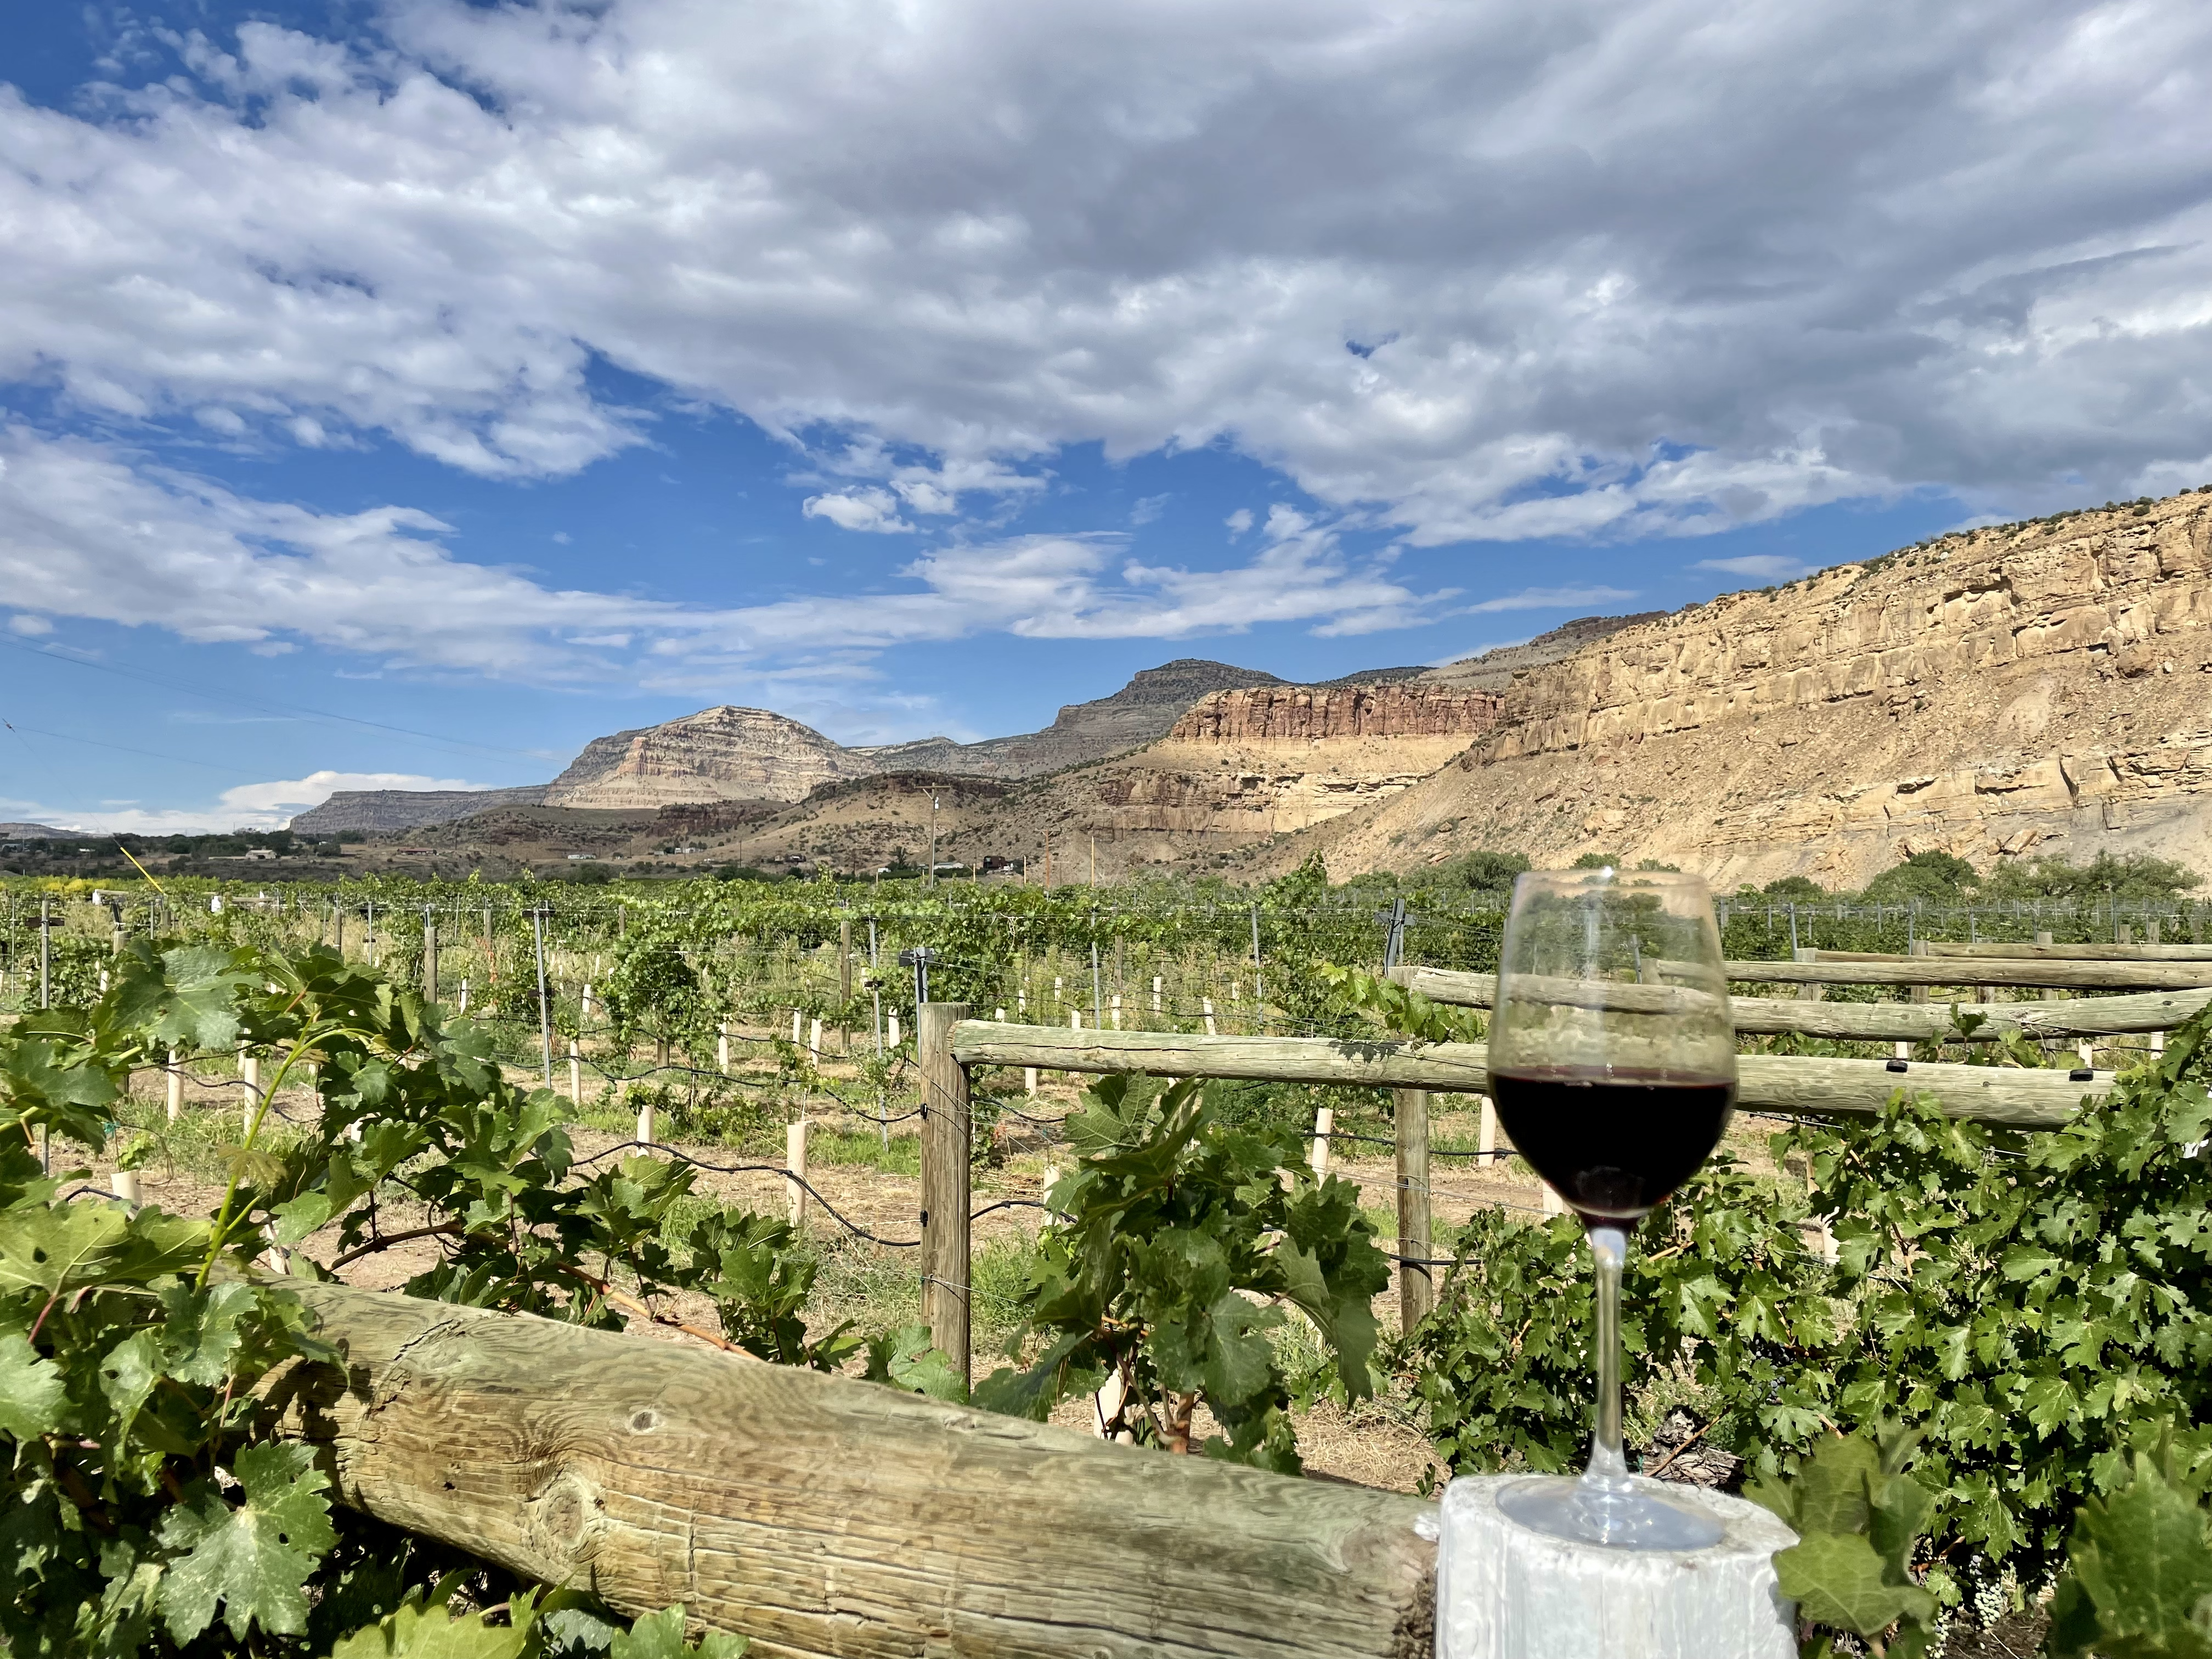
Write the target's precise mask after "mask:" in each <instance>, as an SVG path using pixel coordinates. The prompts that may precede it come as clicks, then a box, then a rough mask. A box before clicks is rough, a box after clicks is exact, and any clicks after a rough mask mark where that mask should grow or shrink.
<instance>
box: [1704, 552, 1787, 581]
mask: <svg viewBox="0 0 2212 1659" xmlns="http://www.w3.org/2000/svg"><path fill="white" fill-rule="evenodd" d="M1690 568H1691V569H1692V570H1718V571H1722V572H1724V573H1725V574H1729V575H1731V576H1748V577H1750V578H1752V579H1753V580H1754V581H1768V582H1794V581H1796V580H1797V579H1798V578H1799V577H1800V576H1803V575H1808V574H1811V572H1812V568H1813V567H1812V566H1811V565H1809V564H1807V563H1806V562H1804V561H1803V560H1802V559H1793V558H1790V556H1788V555H1786V554H1782V553H1747V554H1745V555H1744V556H1742V557H1741V558H1736V559H1699V561H1698V562H1696V563H1695V564H1693V565H1692V566H1691V567H1690Z"/></svg>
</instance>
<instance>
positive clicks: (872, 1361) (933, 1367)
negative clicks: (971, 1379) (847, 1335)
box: [867, 1325, 968, 1405]
mask: <svg viewBox="0 0 2212 1659" xmlns="http://www.w3.org/2000/svg"><path fill="white" fill-rule="evenodd" d="M867 1354H868V1372H867V1375H868V1380H869V1381H870V1382H872V1383H890V1384H891V1385H892V1386H893V1387H894V1388H900V1389H906V1390H908V1392H909V1393H912V1394H925V1395H928V1396H929V1397H930V1398H931V1399H933V1400H944V1401H950V1402H951V1403H952V1404H954V1405H965V1404H966V1403H967V1400H968V1388H967V1384H966V1383H964V1382H963V1381H962V1379H961V1376H960V1373H959V1372H958V1371H957V1370H954V1369H953V1368H952V1356H951V1355H950V1354H948V1353H946V1352H945V1350H944V1349H942V1348H939V1347H935V1346H932V1345H931V1343H930V1340H929V1327H928V1326H927V1325H902V1326H900V1327H899V1328H898V1329H896V1330H895V1331H890V1332H886V1333H885V1334H883V1335H881V1336H878V1337H873V1338H871V1339H870V1340H869V1341H868V1344H867Z"/></svg>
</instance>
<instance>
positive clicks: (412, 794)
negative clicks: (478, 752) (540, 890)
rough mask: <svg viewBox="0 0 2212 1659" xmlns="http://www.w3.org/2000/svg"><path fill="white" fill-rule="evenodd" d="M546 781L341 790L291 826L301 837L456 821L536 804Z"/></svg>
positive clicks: (383, 832)
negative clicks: (494, 785)
mask: <svg viewBox="0 0 2212 1659" xmlns="http://www.w3.org/2000/svg"><path fill="white" fill-rule="evenodd" d="M543 799H545V786H544V784H542V783H532V784H525V785H522V786H520V787H517V788H513V789H341V790H339V791H338V792H337V793H336V794H334V795H332V796H331V798H330V799H328V800H326V801H325V802H324V803H323V804H322V805H320V806H317V807H313V808H310V809H309V810H308V811H305V812H301V813H300V814H298V815H297V816H296V817H294V818H293V819H292V822H291V823H290V825H289V828H290V829H291V830H292V831H293V833H294V834H295V835H301V836H379V835H389V834H391V833H392V832H393V831H395V830H399V829H416V828H419V827H420V826H422V825H423V824H428V823H453V822H455V821H456V820H457V819H460V818H465V817H471V816H473V815H474V814H476V813H478V812H489V811H494V810H495V809H496V808H499V807H502V806H534V805H537V804H538V802H539V801H541V800H543Z"/></svg>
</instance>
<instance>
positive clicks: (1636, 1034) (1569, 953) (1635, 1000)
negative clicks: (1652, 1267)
mask: <svg viewBox="0 0 2212 1659" xmlns="http://www.w3.org/2000/svg"><path fill="white" fill-rule="evenodd" d="M1489 1072H1490V1085H1489V1087H1490V1096H1491V1098H1492V1101H1493V1102H1495V1103H1496V1104H1497V1108H1498V1121H1499V1122H1500V1123H1502V1124H1504V1127H1505V1132H1506V1133H1507V1134H1509V1135H1510V1136H1511V1137H1512V1139H1513V1147H1514V1150H1515V1151H1516V1152H1519V1153H1520V1155H1521V1156H1522V1157H1523V1158H1527V1159H1528V1162H1529V1163H1530V1164H1533V1165H1534V1167H1535V1170H1536V1173H1537V1174H1539V1175H1541V1176H1543V1177H1544V1179H1545V1180H1546V1181H1547V1182H1550V1183H1551V1184H1552V1187H1553V1190H1554V1191H1556V1192H1557V1193H1558V1194H1559V1196H1560V1197H1561V1198H1563V1199H1564V1200H1566V1202H1567V1204H1568V1206H1570V1207H1571V1208H1572V1209H1573V1210H1574V1212H1576V1213H1577V1215H1579V1216H1580V1217H1581V1218H1582V1221H1583V1227H1584V1228H1585V1229H1587V1230H1588V1235H1589V1243H1590V1250H1591V1254H1592V1255H1595V1257H1596V1259H1597V1328H1596V1331H1595V1347H1596V1351H1597V1352H1596V1359H1597V1425H1596V1428H1597V1432H1596V1435H1595V1439H1594V1440H1593V1442H1592V1443H1591V1446H1590V1457H1589V1468H1587V1469H1585V1470H1584V1471H1583V1474H1582V1476H1581V1478H1580V1479H1575V1478H1572V1477H1567V1476H1553V1477H1544V1478H1534V1479H1530V1480H1522V1481H1518V1482H1516V1483H1515V1484H1514V1485H1512V1486H1508V1487H1507V1488H1505V1489H1504V1492H1502V1493H1501V1494H1500V1496H1499V1498H1498V1508H1499V1509H1500V1510H1503V1511H1504V1513H1505V1514H1506V1515H1507V1516H1510V1518H1511V1519H1513V1520H1514V1521H1516V1522H1519V1523H1520V1524H1521V1525H1522V1526H1524V1527H1528V1528H1531V1529H1532V1530H1534V1531H1536V1532H1541V1533H1546V1534H1550V1535H1552V1536H1554V1537H1559V1538H1572V1539H1579V1540H1582V1541H1585V1542H1589V1543H1594V1544H1603V1545H1608V1546H1611V1547H1615V1548H1620V1549H1644V1550H1694V1549H1704V1548H1705V1547H1709V1546H1711V1545H1712V1544H1716V1543H1717V1542H1719V1541H1720V1536H1721V1528H1720V1526H1719V1524H1718V1523H1717V1522H1715V1521H1713V1520H1712V1519H1711V1517H1710V1516H1705V1515H1704V1514H1701V1513H1699V1512H1698V1511H1696V1510H1690V1509H1687V1508H1686V1507H1684V1506H1683V1505H1681V1504H1675V1503H1672V1502H1669V1501H1668V1499H1667V1498H1665V1497H1664V1496H1662V1493H1663V1492H1664V1488H1663V1487H1662V1486H1660V1485H1659V1483H1658V1482H1657V1481H1656V1480H1642V1479H1632V1477H1631V1476H1630V1474H1629V1473H1628V1464H1627V1461H1626V1458H1625V1457H1624V1456H1623V1455H1622V1451H1621V1443H1620V1274H1621V1268H1622V1266H1623V1264H1624V1262H1625V1261H1626V1258H1627V1253H1628V1234H1629V1233H1630V1231H1632V1230H1633V1229H1634V1227H1635V1225H1636V1224H1637V1223H1638V1221H1640V1220H1642V1219H1643V1218H1644V1217H1645V1216H1647V1215H1649V1214H1650V1212H1652V1211H1653V1210H1655V1209H1656V1208H1657V1207H1658V1206H1659V1205H1660V1204H1661V1203H1662V1202H1663V1201H1664V1200H1665V1199H1666V1197H1667V1195H1668V1194H1669V1193H1671V1192H1673V1191H1674V1189H1675V1188H1677V1187H1679V1186H1680V1185H1681V1184H1682V1182H1685V1181H1686V1180H1688V1179H1689V1177H1690V1176H1692V1175H1693V1174H1694V1173H1696V1171H1697V1169H1698V1166H1699V1164H1703V1163H1704V1162H1705V1158H1706V1157H1707V1155H1708V1154H1710V1153H1711V1152H1712V1150H1713V1148H1714V1147H1715V1146H1718V1145H1719V1144H1720V1139H1721V1135H1722V1133H1723V1131H1724V1130H1726V1128H1727V1127H1728V1122H1729V1113H1730V1110H1731V1109H1732V1108H1733V1106H1734V1104H1735V1024H1734V1022H1733V1021H1732V1020H1731V1019H1730V1018H1729V1000H1728V981H1727V979H1726V977H1725V976H1724V974H1723V969H1722V966H1721V942H1720V935H1719V933H1718V931H1717V929H1716V928H1715V927H1714V925H1713V903H1712V895H1711V893H1710V892H1708V891H1707V890H1706V888H1705V883H1704V882H1703V881H1701V880H1699V878H1697V877H1695V876H1684V875H1676V874H1673V873H1671V872H1668V873H1656V872H1644V871H1635V872H1629V871H1616V870H1612V869H1600V870H1571V871H1555V872H1544V871H1534V872H1530V873H1528V874H1527V875H1524V876H1522V877H1521V878H1519V879H1518V880H1517V881H1516V882H1515V883H1514V884H1513V908H1512V912H1511V914H1510V915H1509V916H1508V917H1507V918H1506V922H1505V940H1504V945H1503V946H1502V947H1501V949H1500V951H1499V956H1498V1001H1497V1009H1496V1012H1495V1015H1494V1017H1493V1018H1492V1021H1491V1025H1490V1056H1489Z"/></svg>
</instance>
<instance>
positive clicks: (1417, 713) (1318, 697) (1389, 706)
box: [1168, 684, 1499, 743]
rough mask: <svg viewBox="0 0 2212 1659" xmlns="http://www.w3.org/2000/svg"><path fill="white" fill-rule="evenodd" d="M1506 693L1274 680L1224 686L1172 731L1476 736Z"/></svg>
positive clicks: (1194, 737)
mask: <svg viewBox="0 0 2212 1659" xmlns="http://www.w3.org/2000/svg"><path fill="white" fill-rule="evenodd" d="M1498 707H1499V699H1498V697H1497V696H1493V695H1492V694H1490V693H1487V692H1481V691H1463V690H1458V689H1456V688H1454V687H1449V686H1440V685H1407V684H1395V685H1391V684H1385V685H1342V686H1334V687H1330V686H1310V685H1270V686H1263V687H1260V688H1257V689H1255V690H1239V691H1217V692H1215V693H1214V694H1213V695H1212V696H1209V697H1206V698H1205V699H1203V700H1202V701H1201V702H1199V703H1197V704H1196V705H1195V706H1194V707H1193V708H1191V710H1190V711H1189V712H1188V714H1185V715H1184V716H1183V717H1182V719H1181V720H1177V721H1176V723H1175V726H1174V729H1173V730H1172V731H1170V732H1169V733H1168V735H1169V737H1170V738H1171V739H1174V740H1176V741H1178V742H1187V743H1253V742H1261V741H1269V740H1281V739H1300V738H1303V739H1308V740H1316V741H1317V740H1322V739H1326V738H1435V737H1465V738H1474V737H1475V736H1476V735H1478V734H1479V733H1481V732H1487V731H1489V730H1490V729H1491V728H1492V726H1495V725H1497V723H1498Z"/></svg>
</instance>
